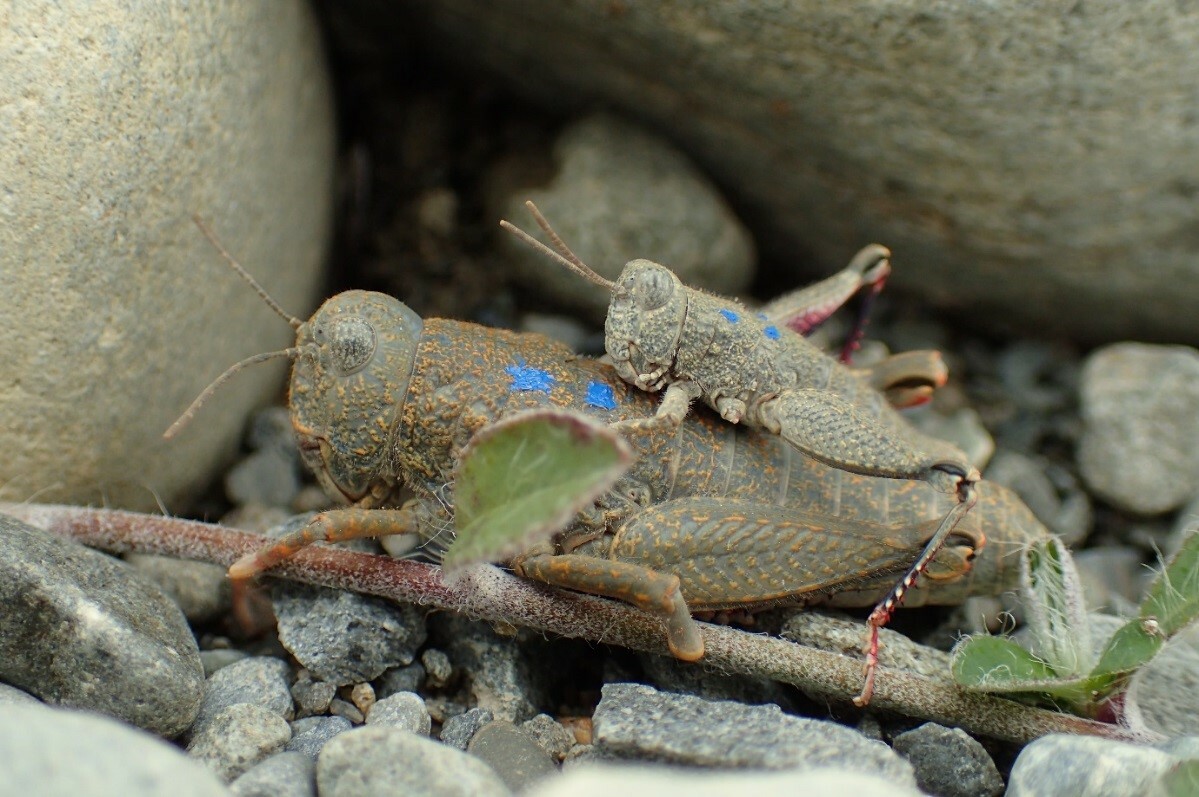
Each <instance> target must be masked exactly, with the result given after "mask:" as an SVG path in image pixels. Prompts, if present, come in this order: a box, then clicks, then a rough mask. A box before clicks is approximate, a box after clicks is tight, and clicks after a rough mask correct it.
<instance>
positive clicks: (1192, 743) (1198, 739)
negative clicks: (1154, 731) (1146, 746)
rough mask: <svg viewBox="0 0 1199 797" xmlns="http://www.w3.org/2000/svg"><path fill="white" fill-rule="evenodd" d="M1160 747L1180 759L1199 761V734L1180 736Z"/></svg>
mask: <svg viewBox="0 0 1199 797" xmlns="http://www.w3.org/2000/svg"><path fill="white" fill-rule="evenodd" d="M1158 747H1159V748H1160V749H1161V750H1163V751H1164V752H1166V753H1169V754H1170V755H1172V756H1174V758H1176V759H1178V760H1179V761H1199V736H1179V737H1178V738H1177V739H1171V740H1170V741H1168V742H1163V743H1162V744H1160V745H1158Z"/></svg>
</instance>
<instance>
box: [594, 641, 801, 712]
mask: <svg viewBox="0 0 1199 797" xmlns="http://www.w3.org/2000/svg"><path fill="white" fill-rule="evenodd" d="M637 658H638V660H639V661H640V662H641V667H642V670H643V671H644V673H645V678H646V679H647V680H648V681H650V682H651V683H652V684H653V685H654V686H655V687H657V688H658V689H659V690H661V691H663V692H674V693H677V694H685V695H695V696H696V697H702V698H706V699H708V700H736V701H737V702H739V703H748V704H750V705H759V704H762V703H774V704H775V705H777V706H779V707H780V708H784V709H786V708H791V707H793V706H794V704H795V699H794V694H795V692H794V689H789V688H788V687H786V686H784V685H783V684H781V683H779V682H778V681H775V680H773V679H771V678H754V677H750V676H747V675H730V674H728V673H722V672H719V671H718V670H715V669H713V668H710V667H707V666H705V665H704V663H703V662H702V661H700V662H696V663H688V662H682V661H679V660H678V659H675V658H673V657H670V656H655V655H652V654H649V653H643V654H641V655H639V656H638V657H637ZM605 680H622V679H619V678H614V679H605Z"/></svg>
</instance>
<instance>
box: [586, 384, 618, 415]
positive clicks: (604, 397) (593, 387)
mask: <svg viewBox="0 0 1199 797" xmlns="http://www.w3.org/2000/svg"><path fill="white" fill-rule="evenodd" d="M586 401H587V406H589V407H599V408H600V409H601V410H614V409H616V393H615V392H613V390H612V386H611V385H605V384H604V383H603V382H588V383H587V399H586Z"/></svg>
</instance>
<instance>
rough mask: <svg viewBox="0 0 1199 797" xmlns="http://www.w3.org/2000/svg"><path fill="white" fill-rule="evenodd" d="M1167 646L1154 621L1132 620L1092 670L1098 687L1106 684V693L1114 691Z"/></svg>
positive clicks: (1118, 630) (1126, 624)
mask: <svg viewBox="0 0 1199 797" xmlns="http://www.w3.org/2000/svg"><path fill="white" fill-rule="evenodd" d="M1164 642H1165V637H1163V636H1162V635H1161V634H1160V633H1159V632H1158V631H1157V629H1156V627H1155V626H1154V624H1153V622H1152V621H1148V620H1143V619H1139V618H1138V619H1135V620H1130V621H1129V622H1127V623H1125V624H1124V625H1122V626H1120V628H1119V629H1117V631H1116V633H1114V634H1112V638H1111V639H1109V640H1108V641H1107V646H1106V647H1104V649H1103V652H1102V653H1101V654H1099V663H1098V664H1096V665H1095V669H1093V670H1091V677H1092V678H1094V679H1097V681H1098V683H1106V687H1101V688H1102V691H1104V692H1106V691H1109V690H1110V687H1111V686H1114V685H1115V684H1116V683H1118V682H1119V680H1120V679H1121V677H1122V676H1124V675H1127V674H1128V673H1131V672H1133V671H1134V670H1136V669H1137V668H1138V667H1141V666H1143V665H1144V664H1145V663H1146V662H1148V661H1149V660H1150V659H1152V658H1153V657H1154V656H1155V655H1157V652H1158V651H1159V650H1161V647H1162V644H1163V643H1164Z"/></svg>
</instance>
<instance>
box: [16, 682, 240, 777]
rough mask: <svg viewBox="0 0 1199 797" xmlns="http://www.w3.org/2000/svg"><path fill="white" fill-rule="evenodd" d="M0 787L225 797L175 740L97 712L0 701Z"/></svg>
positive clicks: (204, 770)
mask: <svg viewBox="0 0 1199 797" xmlns="http://www.w3.org/2000/svg"><path fill="white" fill-rule="evenodd" d="M0 772H3V773H4V781H3V786H2V787H0V791H3V792H4V793H6V794H36V795H39V797H110V796H111V795H114V794H120V795H124V797H160V795H163V794H170V795H172V797H227V795H228V794H229V792H228V790H226V789H225V787H224V786H223V785H222V784H221V782H220V780H218V779H217V778H216V777H215V776H214V775H213V774H212V773H211V772H209V771H208V770H206V769H205V768H204V767H202V766H200V765H199V764H197V763H196V762H194V761H191V760H189V759H188V758H187V756H185V755H184V754H183V753H182V752H180V751H179V750H178V749H177V748H176V747H174V746H172V745H170V744H167V743H166V742H164V741H162V740H161V739H159V738H157V737H154V736H151V735H150V734H148V733H144V732H142V731H139V730H136V729H134V728H131V727H129V726H128V725H125V724H123V723H121V722H117V721H116V720H113V719H110V718H108V717H104V716H101V715H98V714H91V713H84V712H75V711H63V710H59V709H53V708H50V707H48V706H41V705H28V706H27V705H11V704H8V705H5V704H0Z"/></svg>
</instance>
